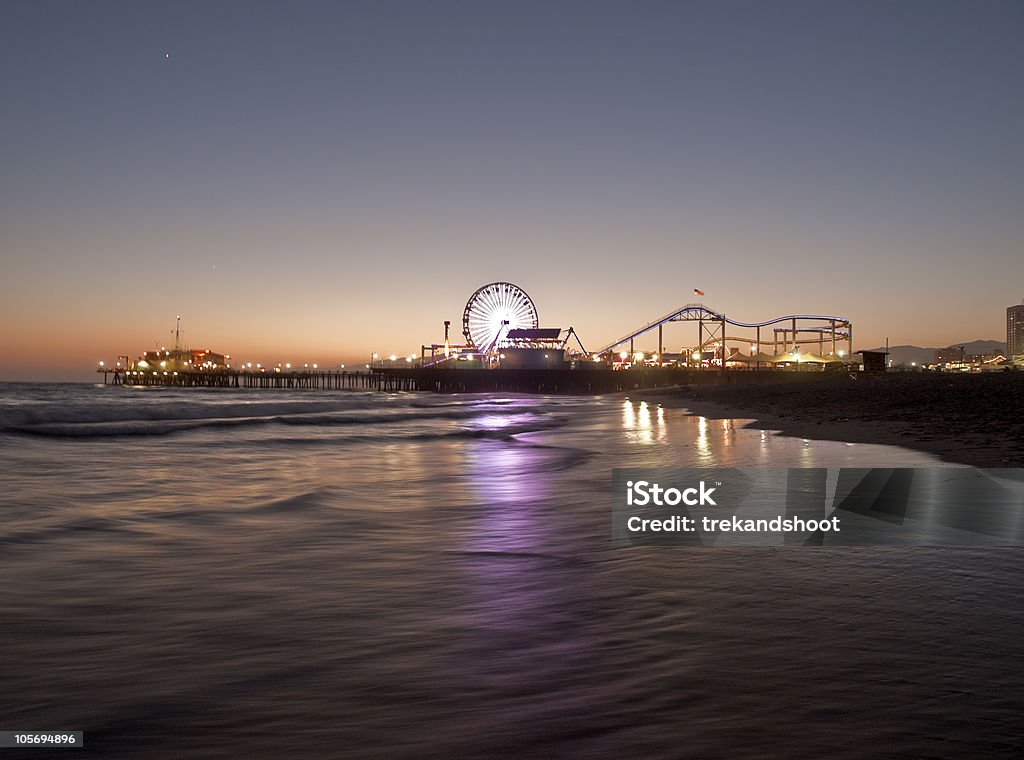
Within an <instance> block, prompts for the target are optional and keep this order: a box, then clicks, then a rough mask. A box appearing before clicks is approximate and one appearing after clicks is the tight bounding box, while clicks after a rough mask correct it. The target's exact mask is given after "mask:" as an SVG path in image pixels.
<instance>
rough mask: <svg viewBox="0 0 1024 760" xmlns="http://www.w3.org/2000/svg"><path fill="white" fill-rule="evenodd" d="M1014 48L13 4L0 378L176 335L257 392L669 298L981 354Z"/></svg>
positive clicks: (7, 27)
mask: <svg viewBox="0 0 1024 760" xmlns="http://www.w3.org/2000/svg"><path fill="white" fill-rule="evenodd" d="M1021 39H1024V4H1021V3H1019V2H987V1H985V0H981V1H978V2H967V1H966V0H964V1H963V2H943V1H942V0H927V1H924V0H922V1H920V2H916V1H911V0H905V1H901V2H871V1H870V0H867V1H865V2H837V1H829V0H826V1H825V2H821V1H817V0H816V1H813V2H811V1H809V2H781V1H780V2H763V1H761V0H758V1H754V2H733V1H731V0H709V1H708V2H689V3H687V2H679V1H673V2H644V1H643V0H628V1H627V0H622V1H621V2H601V1H600V0H592V1H590V2H579V3H576V2H567V1H558V0H556V1H551V0H548V1H546V2H521V1H517V2H479V1H474V2H461V3H459V2H441V1H437V0H435V1H432V2H412V1H410V2H391V1H389V0H372V1H367V2H341V1H338V2H329V3H328V2H287V3H286V2H278V3H269V2H257V1H256V0H246V1H245V2H227V1H225V0H220V1H219V2H216V3H210V2H206V1H203V2H147V1H146V0H132V1H131V2H79V1H78V0H73V1H70V2H47V1H46V0H29V1H27V2H22V1H21V0H5V2H3V3H0V106H2V118H0V159H2V166H3V172H2V179H0V255H2V266H3V276H2V278H0V320H2V322H0V323H2V328H0V330H2V332H0V351H2V355H3V357H4V362H3V365H2V366H0V379H7V380H10V379H69V380H82V379H85V380H88V379H91V377H92V371H93V369H94V368H95V367H96V363H97V361H99V360H101V359H104V360H107V361H111V360H113V359H114V358H115V357H116V356H117V355H119V354H131V355H136V354H139V353H141V352H142V351H143V350H146V349H149V348H153V347H155V346H157V345H162V344H169V343H170V342H172V341H173V337H172V335H171V333H172V332H173V329H174V326H175V317H176V315H179V314H180V315H181V316H182V328H183V331H184V336H185V342H187V343H189V344H191V345H192V346H193V347H209V348H212V349H214V350H218V351H221V352H227V353H230V354H232V355H234V356H236V357H240V358H241V359H242V360H245V359H246V358H247V357H248V359H249V360H251V361H253V362H254V363H255V362H257V361H262V362H264V363H276V362H277V361H291V362H309V363H313V362H318V363H320V364H321V365H322V366H333V365H336V364H338V363H342V362H345V363H348V364H359V363H363V362H365V361H368V360H369V355H370V354H371V353H373V352H378V353H382V354H385V355H386V354H390V353H397V354H401V355H404V354H408V353H416V354H418V353H419V347H420V345H421V344H423V343H431V342H437V341H440V340H441V338H442V336H443V324H442V323H443V321H444V320H445V319H450V320H452V322H453V326H454V327H455V330H454V332H455V333H458V332H460V329H461V317H462V310H463V307H464V305H465V303H466V300H467V299H468V298H469V296H470V295H471V294H472V293H473V292H474V291H475V290H476V289H477V288H478V287H479V286H481V285H483V284H485V283H488V282H493V281H498V280H505V281H511V282H513V283H516V284H517V285H519V286H521V287H522V288H523V289H524V290H525V291H527V292H528V293H529V294H530V296H531V297H532V299H533V301H534V302H535V304H536V307H537V311H538V313H539V317H540V322H541V325H542V326H549V327H563V328H565V327H569V326H573V327H574V328H575V329H576V331H577V332H578V333H579V335H580V336H581V337H582V339H583V341H584V343H585V344H587V345H588V347H590V346H599V345H601V344H604V343H608V342H610V341H611V340H613V339H615V338H617V337H619V336H620V335H621V334H624V333H626V332H628V331H629V330H630V329H631V328H634V327H637V326H640V325H642V324H645V323H647V322H649V321H651V320H653V319H655V318H656V317H658V316H660V315H661V314H663V313H664V312H667V311H669V310H670V309H672V308H675V307H677V306H681V305H682V304H685V303H688V302H691V301H693V300H694V296H693V289H694V288H699V289H701V290H703V291H704V292H705V296H704V297H703V298H701V299H700V300H702V301H703V302H705V303H706V304H708V305H709V306H711V307H712V308H714V309H716V310H719V311H722V312H725V313H726V314H727V315H728V316H730V317H733V318H735V319H737V320H740V321H745V322H753V321H762V320H767V319H770V318H773V317H776V316H781V315H785V314H792V313H818V314H826V315H837V316H842V317H847V318H849V319H850V320H852V321H853V324H854V338H855V348H869V347H873V346H877V345H880V344H881V343H883V342H884V341H885V339H886V338H888V339H889V341H890V343H892V344H893V345H896V344H903V343H913V344H917V345H924V346H941V345H949V344H951V343H954V342H963V341H967V340H973V339H998V340H1002V339H1004V337H1005V309H1006V307H1007V306H1009V305H1011V304H1015V303H1020V302H1021V299H1022V298H1024V150H1022V147H1024V145H1022V140H1024V53H1022V52H1021V46H1020V40H1021ZM694 332H695V329H694V327H693V326H692V325H691V324H686V323H684V324H679V325H672V326H670V327H668V328H667V329H666V331H665V335H666V344H667V345H668V346H669V347H671V348H675V347H676V344H678V345H679V346H682V345H692V344H693V343H694V342H695V340H696V336H695V335H694V334H691V333H694ZM637 348H641V346H637Z"/></svg>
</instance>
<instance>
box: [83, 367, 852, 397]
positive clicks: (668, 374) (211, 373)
mask: <svg viewBox="0 0 1024 760" xmlns="http://www.w3.org/2000/svg"><path fill="white" fill-rule="evenodd" d="M97 371H98V372H101V373H102V374H103V382H104V384H107V385H126V386H131V385H141V386H164V387H172V388H266V389H295V390H376V391H389V392H396V391H428V392H433V393H485V392H495V391H497V392H505V393H552V394H595V393H615V392H617V391H629V390H635V389H645V388H665V387H669V386H674V385H730V384H743V385H748V384H759V383H774V382H780V381H786V382H792V381H800V380H814V379H821V378H822V377H823V376H826V375H830V374H832V372H830V371H827V370H826V371H815V372H793V371H780V370H777V369H736V370H732V369H727V370H724V371H723V370H708V369H686V368H678V367H663V368H657V367H647V368H642V369H630V370H622V371H615V370H610V369H586V370H578V369H536V370H534V369H479V370H473V369H437V368H433V367H413V368H390V367H385V368H374V369H372V370H371V371H369V372H338V371H329V370H314V371H309V370H292V371H286V372H252V371H249V370H196V371H184V372H182V371H179V372H142V371H134V372H133V371H126V370H123V369H110V368H106V369H99V370H97Z"/></svg>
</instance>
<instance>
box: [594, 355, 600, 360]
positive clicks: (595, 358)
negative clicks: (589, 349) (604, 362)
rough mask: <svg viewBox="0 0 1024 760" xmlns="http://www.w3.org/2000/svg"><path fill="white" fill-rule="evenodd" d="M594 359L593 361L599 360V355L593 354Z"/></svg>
mask: <svg viewBox="0 0 1024 760" xmlns="http://www.w3.org/2000/svg"><path fill="white" fill-rule="evenodd" d="M594 361H595V362H599V361H601V357H600V356H598V355H597V354H594Z"/></svg>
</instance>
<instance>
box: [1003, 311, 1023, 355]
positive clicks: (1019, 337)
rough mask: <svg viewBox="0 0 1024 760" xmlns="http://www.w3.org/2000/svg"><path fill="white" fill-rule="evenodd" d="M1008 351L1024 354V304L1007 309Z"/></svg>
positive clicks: (1012, 353)
mask: <svg viewBox="0 0 1024 760" xmlns="http://www.w3.org/2000/svg"><path fill="white" fill-rule="evenodd" d="M1006 353H1007V354H1008V355H1009V356H1011V357H1014V356H1021V355H1024V304H1019V305H1017V306H1010V307H1008V308H1007V309H1006Z"/></svg>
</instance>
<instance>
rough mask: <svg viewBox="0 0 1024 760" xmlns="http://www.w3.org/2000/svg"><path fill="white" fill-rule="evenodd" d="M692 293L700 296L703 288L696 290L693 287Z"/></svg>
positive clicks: (702, 293)
mask: <svg viewBox="0 0 1024 760" xmlns="http://www.w3.org/2000/svg"><path fill="white" fill-rule="evenodd" d="M693 294H694V295H695V296H702V295H704V291H703V290H697V288H694V289H693Z"/></svg>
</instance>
